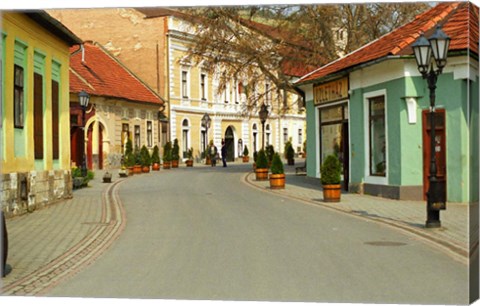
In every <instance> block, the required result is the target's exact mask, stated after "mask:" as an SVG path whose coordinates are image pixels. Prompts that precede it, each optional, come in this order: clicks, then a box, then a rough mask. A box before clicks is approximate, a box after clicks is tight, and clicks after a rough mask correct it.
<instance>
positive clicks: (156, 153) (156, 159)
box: [152, 145, 160, 171]
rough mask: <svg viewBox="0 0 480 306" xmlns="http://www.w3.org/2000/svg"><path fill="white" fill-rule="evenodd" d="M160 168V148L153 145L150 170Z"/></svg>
mask: <svg viewBox="0 0 480 306" xmlns="http://www.w3.org/2000/svg"><path fill="white" fill-rule="evenodd" d="M158 170H160V150H159V149H158V146H157V145H155V146H154V147H153V151H152V171H158Z"/></svg>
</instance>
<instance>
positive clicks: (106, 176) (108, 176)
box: [103, 172, 112, 183]
mask: <svg viewBox="0 0 480 306" xmlns="http://www.w3.org/2000/svg"><path fill="white" fill-rule="evenodd" d="M103 182H104V183H111V182H112V174H111V173H109V172H106V173H105V174H104V175H103Z"/></svg>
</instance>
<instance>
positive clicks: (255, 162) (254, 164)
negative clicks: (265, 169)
mask: <svg viewBox="0 0 480 306" xmlns="http://www.w3.org/2000/svg"><path fill="white" fill-rule="evenodd" d="M257 157H258V152H257V151H254V152H253V171H254V172H255V169H257Z"/></svg>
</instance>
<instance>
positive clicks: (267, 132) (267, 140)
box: [265, 124, 272, 146]
mask: <svg viewBox="0 0 480 306" xmlns="http://www.w3.org/2000/svg"><path fill="white" fill-rule="evenodd" d="M271 132H272V131H271V130H270V124H267V125H266V126H265V145H266V146H269V145H270V134H271Z"/></svg>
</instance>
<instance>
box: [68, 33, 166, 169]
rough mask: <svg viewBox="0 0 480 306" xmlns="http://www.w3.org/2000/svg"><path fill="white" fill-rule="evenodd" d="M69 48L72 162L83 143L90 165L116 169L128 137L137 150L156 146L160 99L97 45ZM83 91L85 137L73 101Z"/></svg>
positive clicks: (78, 109) (80, 156)
mask: <svg viewBox="0 0 480 306" xmlns="http://www.w3.org/2000/svg"><path fill="white" fill-rule="evenodd" d="M71 52H72V53H71V63H70V65H71V68H70V101H71V103H70V107H71V115H70V118H71V122H70V123H71V137H72V141H71V142H72V147H71V150H72V151H71V155H72V163H73V164H75V165H76V166H81V164H82V160H83V152H85V146H86V159H87V160H86V161H87V167H88V168H89V169H109V168H119V167H120V166H121V159H122V155H123V153H124V151H125V144H126V141H127V139H128V138H130V139H131V140H132V144H133V146H134V147H138V148H139V149H140V148H141V147H142V146H146V147H147V148H148V149H149V150H150V151H151V150H152V149H153V147H154V146H155V145H160V138H161V124H162V122H161V121H159V120H158V114H159V113H161V111H162V110H163V108H164V107H165V106H164V101H163V100H162V98H161V97H160V96H159V95H158V94H157V93H156V92H155V91H153V90H152V89H150V87H149V86H148V85H146V84H145V83H143V82H142V81H141V80H140V79H139V78H138V77H137V76H136V75H135V74H133V73H132V72H131V71H130V70H129V69H128V68H127V67H126V66H125V65H123V64H122V63H121V62H120V61H119V60H118V59H116V58H115V57H114V56H113V55H111V54H110V53H109V52H108V51H106V50H105V49H104V48H103V47H102V46H101V45H100V44H98V43H93V42H86V43H84V44H83V45H81V46H80V45H79V46H75V47H72V48H71ZM82 90H84V91H86V92H87V93H88V94H89V95H90V103H89V106H88V109H87V112H86V122H85V131H87V132H86V135H85V138H84V137H83V122H82V109H81V107H80V105H79V102H78V93H79V92H80V91H82Z"/></svg>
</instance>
